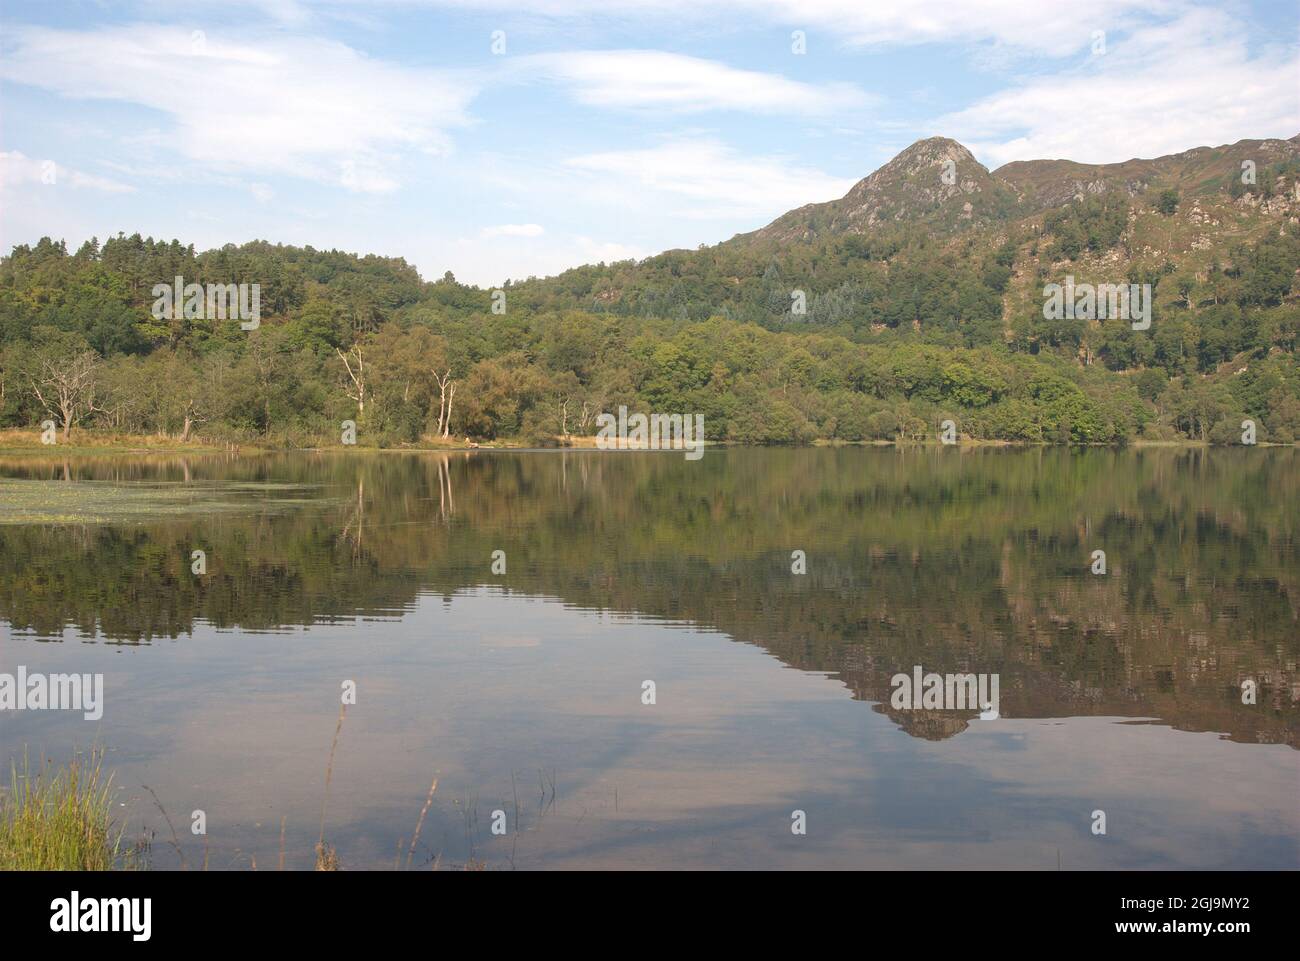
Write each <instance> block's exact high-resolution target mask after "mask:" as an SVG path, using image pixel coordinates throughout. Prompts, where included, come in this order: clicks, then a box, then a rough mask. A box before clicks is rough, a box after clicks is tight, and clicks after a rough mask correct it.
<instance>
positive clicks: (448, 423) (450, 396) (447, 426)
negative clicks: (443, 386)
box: [442, 380, 456, 437]
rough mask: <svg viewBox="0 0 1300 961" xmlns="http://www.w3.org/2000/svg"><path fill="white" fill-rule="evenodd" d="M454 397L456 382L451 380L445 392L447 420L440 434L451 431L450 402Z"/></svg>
mask: <svg viewBox="0 0 1300 961" xmlns="http://www.w3.org/2000/svg"><path fill="white" fill-rule="evenodd" d="M455 399H456V382H455V381H454V380H453V381H452V382H451V390H449V391H448V392H447V420H446V421H445V422H444V423H443V425H442V436H443V437H447V436H448V434H449V433H450V432H451V402H452V401H454V400H455Z"/></svg>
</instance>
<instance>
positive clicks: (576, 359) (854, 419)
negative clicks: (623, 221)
mask: <svg viewBox="0 0 1300 961" xmlns="http://www.w3.org/2000/svg"><path fill="white" fill-rule="evenodd" d="M1266 173H1267V172H1266ZM1269 178H1270V179H1269V180H1268V181H1267V183H1268V185H1269V186H1268V187H1267V189H1269V190H1271V189H1273V188H1272V186H1271V185H1272V184H1273V182H1274V180H1273V179H1272V178H1273V175H1272V174H1269ZM1261 189H1264V188H1261ZM1221 196H1223V197H1226V196H1227V192H1226V191H1224V192H1222V194H1221ZM1243 202H1244V201H1243ZM1161 205H1162V202H1161V199H1160V198H1159V197H1156V198H1153V199H1152V200H1150V201H1144V200H1142V199H1141V198H1138V199H1132V198H1129V197H1127V196H1125V195H1120V194H1106V195H1103V196H1100V197H1088V198H1086V199H1082V200H1079V201H1076V202H1075V203H1072V204H1069V205H1066V206H1065V207H1063V208H1060V209H1058V210H1054V211H1050V212H1048V213H1047V214H1046V215H1044V216H1042V217H1041V218H1038V219H1036V220H1034V219H1031V220H1028V221H1020V222H1016V223H1008V224H1005V225H1002V226H1000V227H999V228H998V229H996V230H992V231H983V232H979V231H975V232H968V233H965V234H961V235H954V236H944V235H943V234H942V233H938V232H935V231H933V230H931V229H929V228H923V227H919V226H915V227H910V228H909V227H908V226H906V225H898V224H891V225H888V226H886V227H883V228H882V229H881V230H880V231H879V232H878V233H873V234H871V235H849V236H839V237H821V238H814V239H812V240H810V241H808V242H806V243H788V244H782V245H774V244H772V243H770V242H766V241H761V240H755V239H752V238H738V239H737V241H735V242H731V243H727V244H720V245H717V246H713V247H704V248H701V249H699V250H695V251H681V250H678V251H668V252H666V253H664V254H660V255H659V256H657V257H651V258H648V259H647V260H645V261H642V262H639V263H634V262H630V261H629V262H623V263H615V264H609V265H605V264H601V265H594V266H589V267H582V268H578V269H576V270H571V271H567V272H565V273H564V274H561V275H559V276H558V277H554V278H549V279H546V280H537V279H530V280H526V281H523V282H520V283H506V284H505V285H504V286H503V288H502V289H501V290H500V291H499V292H495V294H494V292H493V291H489V290H484V289H480V288H477V287H472V286H467V285H464V284H461V283H458V282H457V281H456V279H455V278H454V277H453V276H452V275H451V274H450V273H448V274H446V275H444V277H443V278H441V279H440V280H437V281H434V282H425V281H423V280H422V279H421V278H420V277H419V275H418V274H417V272H416V271H415V270H414V269H413V268H412V267H411V266H410V265H408V264H407V263H405V261H403V260H401V259H392V258H382V257H373V256H367V257H358V256H355V255H352V254H346V253H341V252H339V251H318V250H314V249H312V248H310V247H305V248H296V247H287V246H282V245H274V244H269V243H265V242H254V243H249V244H245V245H243V246H238V247H236V246H226V247H223V248H221V249H219V250H211V251H206V252H202V253H200V252H196V251H195V249H194V248H193V247H192V246H184V245H182V244H181V243H180V242H179V241H175V240H173V241H161V240H152V239H149V238H141V237H140V236H139V235H133V236H130V237H127V236H122V235H119V236H117V237H115V238H111V239H109V240H107V241H106V242H104V243H103V244H102V245H100V244H99V243H98V242H97V241H94V240H92V241H90V242H88V243H86V244H84V245H83V246H82V247H81V248H80V249H78V250H77V251H76V252H75V253H71V254H70V253H69V252H68V250H67V247H66V246H65V245H64V244H63V243H61V242H56V241H52V240H50V239H48V238H47V239H44V240H42V241H41V242H40V243H38V244H36V245H34V246H19V247H16V248H14V250H13V251H12V252H11V253H10V254H9V255H8V256H7V257H5V258H4V259H3V261H0V428H4V427H8V428H25V429H30V428H34V427H35V426H36V425H37V424H39V423H41V422H43V421H47V420H53V421H54V422H55V424H56V425H57V426H58V427H59V429H60V430H62V431H63V432H64V435H65V437H66V436H67V435H68V434H69V433H70V431H72V430H75V429H77V428H83V427H93V428H96V429H101V430H106V431H114V432H119V433H125V434H150V433H162V434H167V435H171V436H173V437H177V438H181V439H185V440H190V439H193V438H195V437H199V438H203V439H206V440H214V441H215V440H230V441H244V442H259V443H271V444H288V445H311V444H318V443H323V442H324V443H336V442H337V441H338V437H339V425H340V423H341V422H342V421H343V420H347V419H351V420H355V421H356V422H357V424H358V431H359V435H358V436H359V441H360V442H361V443H362V444H380V445H398V444H404V443H415V442H419V441H420V440H421V439H422V438H424V439H428V438H430V437H439V438H441V437H446V438H448V439H450V438H460V439H464V438H473V439H476V440H484V441H490V440H496V439H502V438H511V439H516V438H522V439H527V440H530V441H534V442H548V443H550V442H556V439H557V438H558V439H561V442H562V439H563V438H564V437H566V436H573V435H583V434H585V435H590V434H592V433H594V432H595V415H596V414H597V413H600V412H602V411H607V410H614V409H616V408H617V406H618V405H620V404H626V405H628V406H629V408H631V409H639V410H644V411H663V412H688V411H689V412H699V413H702V414H703V415H704V417H705V427H706V431H707V434H708V436H709V437H711V438H714V439H724V440H731V441H737V442H746V443H803V442H809V441H812V440H814V439H819V438H821V439H833V440H845V441H861V440H896V439H907V438H925V437H933V436H934V433H935V430H936V428H937V425H938V424H939V422H940V421H942V420H945V419H949V418H951V419H953V420H954V421H956V422H957V423H958V425H959V428H960V430H961V431H962V432H963V433H966V434H968V435H971V436H974V437H979V438H990V439H1006V440H1015V441H1038V442H1049V443H1115V442H1123V441H1126V440H1128V439H1132V438H1137V437H1148V438H1156V439H1176V438H1179V437H1183V438H1194V439H1199V440H1210V441H1223V442H1230V441H1232V439H1233V438H1235V437H1237V436H1238V435H1239V433H1240V423H1241V421H1242V419H1244V418H1246V417H1250V418H1252V419H1254V420H1255V421H1256V422H1257V423H1258V425H1259V428H1258V433H1259V438H1260V439H1261V440H1272V441H1280V442H1285V443H1290V442H1293V441H1294V440H1296V439H1297V437H1300V372H1298V371H1297V365H1296V363H1295V347H1296V338H1297V330H1298V328H1300V308H1298V306H1297V300H1296V295H1295V294H1294V293H1293V285H1294V278H1295V276H1296V273H1297V269H1300V231H1297V229H1296V227H1295V225H1293V224H1287V225H1285V226H1284V227H1282V229H1278V227H1277V226H1273V227H1272V228H1269V229H1264V230H1261V231H1259V232H1258V233H1257V235H1256V237H1254V238H1248V239H1247V240H1238V241H1236V242H1235V243H1233V244H1232V245H1231V246H1225V247H1224V248H1222V249H1220V248H1216V249H1215V250H1214V251H1213V252H1212V253H1213V256H1212V257H1211V258H1210V259H1209V262H1208V265H1207V266H1204V268H1203V269H1202V268H1199V267H1198V266H1197V265H1195V264H1186V263H1184V264H1181V265H1180V264H1178V263H1174V262H1172V261H1170V260H1167V259H1166V260H1164V261H1161V262H1159V263H1155V264H1152V263H1148V262H1147V261H1143V260H1141V259H1140V258H1138V257H1137V256H1136V255H1135V254H1133V253H1132V252H1131V251H1129V250H1127V248H1128V247H1129V246H1130V245H1133V241H1132V235H1133V227H1132V224H1133V222H1134V220H1135V218H1136V216H1137V214H1138V213H1139V212H1141V213H1143V214H1145V215H1148V216H1150V217H1158V218H1161V219H1160V220H1159V221H1158V225H1160V226H1163V225H1164V224H1165V223H1166V222H1167V223H1168V224H1169V225H1170V226H1169V228H1168V229H1170V230H1173V229H1174V226H1175V225H1176V224H1177V223H1178V220H1177V218H1179V217H1182V216H1184V213H1183V212H1171V213H1161V212H1160V210H1161ZM1186 206H1187V205H1186V203H1185V202H1184V203H1183V204H1182V206H1181V207H1180V208H1178V209H1179V210H1184V208H1186ZM1273 223H1274V224H1275V225H1276V224H1277V221H1276V220H1275V221H1273ZM1121 255H1122V257H1121ZM1100 257H1112V258H1114V257H1121V259H1120V261H1119V262H1120V263H1122V264H1125V265H1127V266H1126V267H1125V270H1126V274H1127V276H1126V277H1123V278H1119V279H1121V280H1127V281H1129V282H1132V283H1149V284H1151V285H1152V287H1153V289H1154V290H1155V292H1156V293H1155V308H1154V309H1155V323H1154V324H1153V325H1152V327H1151V329H1150V330H1147V331H1135V330H1133V329H1132V328H1131V326H1130V325H1129V324H1127V323H1123V322H1109V323H1107V322H1101V323H1098V322H1096V321H1088V320H1082V319H1063V320H1048V319H1045V318H1044V316H1043V311H1042V309H1041V307H1042V301H1041V300H1038V299H1036V296H1037V295H1036V293H1035V291H1036V290H1038V289H1041V287H1042V285H1043V284H1044V283H1046V282H1047V281H1049V280H1052V279H1054V278H1058V277H1059V275H1060V274H1061V273H1062V272H1065V271H1068V272H1070V273H1071V274H1077V275H1078V277H1079V280H1080V281H1081V282H1082V281H1084V280H1085V279H1088V278H1089V276H1090V275H1096V272H1097V266H1096V264H1097V262H1098V258H1100ZM177 276H180V277H183V278H184V281H185V283H191V282H194V283H199V284H201V285H206V284H231V283H235V284H238V283H254V282H255V283H258V284H259V285H260V290H261V300H260V302H261V314H262V319H261V323H260V326H259V327H258V328H257V329H255V330H243V329H241V326H240V324H239V323H237V322H234V321H230V320H218V319H212V318H209V317H205V316H191V317H186V316H185V314H184V312H181V311H178V312H177V313H176V315H175V317H174V318H166V317H161V318H160V317H158V316H155V312H154V311H151V305H152V304H153V300H154V297H153V294H152V289H153V287H154V285H155V284H159V283H164V284H170V283H171V282H172V280H173V278H175V277H177ZM1094 279H1095V276H1094Z"/></svg>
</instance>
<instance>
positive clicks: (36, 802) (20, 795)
mask: <svg viewBox="0 0 1300 961" xmlns="http://www.w3.org/2000/svg"><path fill="white" fill-rule="evenodd" d="M102 762H103V754H102V752H100V751H92V752H91V753H90V754H89V755H78V756H77V757H75V758H74V759H73V760H72V761H71V762H70V763H69V764H68V765H67V766H66V767H61V768H54V767H53V766H51V765H49V764H45V763H43V764H42V765H41V767H40V768H39V769H38V770H36V771H33V770H32V768H31V763H30V761H29V759H28V758H27V757H24V758H23V764H22V767H21V768H19V767H18V766H17V765H16V764H15V765H14V766H13V767H12V768H11V775H10V784H9V788H8V790H7V791H5V792H4V794H3V795H0V870H4V871H109V870H115V869H117V870H120V869H129V868H136V867H141V866H143V864H144V859H145V852H144V851H143V850H142V849H141V848H139V847H136V846H124V844H123V840H122V837H123V829H122V828H121V827H120V826H118V825H117V824H116V823H115V822H114V820H113V816H112V810H113V805H112V777H111V776H110V777H105V776H104V774H103V771H102Z"/></svg>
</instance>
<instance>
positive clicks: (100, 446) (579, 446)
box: [0, 432, 1300, 457]
mask: <svg viewBox="0 0 1300 961" xmlns="http://www.w3.org/2000/svg"><path fill="white" fill-rule="evenodd" d="M16 433H18V432H9V435H8V436H5V435H3V434H0V456H3V455H5V454H45V455H48V456H50V457H59V456H63V455H78V456H83V455H113V454H146V455H147V454H166V455H178V454H193V455H210V454H236V455H251V454H277V453H317V454H324V453H339V454H348V453H367V454H449V453H466V454H469V453H475V452H492V451H512V452H530V453H546V452H561V451H574V452H591V453H607V454H626V453H665V454H670V453H681V452H682V450H684V448H681V447H674V448H663V449H636V448H628V449H609V448H602V447H599V446H597V444H596V438H595V437H571V438H567V439H561V438H554V439H553V442H552V443H544V444H537V443H529V442H527V441H523V440H516V439H512V438H503V439H500V440H496V441H492V442H484V443H473V444H470V443H468V442H462V443H458V444H403V445H400V446H395V447H376V446H370V445H362V444H355V445H352V444H331V445H328V446H310V447H289V446H277V445H273V444H230V443H210V444H205V443H201V442H193V441H191V442H189V443H184V444H181V443H176V442H172V443H168V442H166V441H162V440H161V439H159V438H155V437H127V438H121V437H95V436H91V437H83V438H80V439H78V440H75V441H73V442H72V443H69V444H66V445H65V444H43V443H41V442H40V441H39V440H36V439H30V440H29V439H27V438H20V437H15V436H13V435H14V434H16ZM703 446H705V447H713V448H729V447H736V448H743V447H754V448H770V449H773V450H784V449H799V448H805V449H806V448H847V447H864V448H866V447H877V448H889V447H893V448H900V447H908V448H911V447H927V448H928V447H936V448H941V447H956V448H959V449H964V450H969V449H976V448H978V449H1023V450H1028V449H1032V448H1053V449H1058V448H1059V449H1069V450H1075V449H1090V450H1124V449H1126V448H1138V449H1149V448H1177V449H1211V448H1215V449H1233V448H1239V447H1243V446H1246V445H1242V444H1211V443H1209V442H1208V441H1201V440H1145V439H1142V438H1135V439H1133V440H1130V441H1126V442H1125V443H1121V444H1057V443H1051V442H1048V441H1013V440H989V439H983V438H967V437H963V438H961V439H960V440H958V441H957V442H956V443H955V444H944V443H942V442H940V441H938V440H933V439H925V440H911V439H909V440H867V441H847V440H838V439H833V438H816V439H814V440H812V441H810V442H808V443H799V444H734V443H730V442H728V441H704V442H703ZM1251 446H1255V447H1267V448H1295V447H1297V446H1300V442H1297V443H1292V444H1281V443H1275V442H1270V441H1260V442H1259V443H1258V444H1255V445H1251Z"/></svg>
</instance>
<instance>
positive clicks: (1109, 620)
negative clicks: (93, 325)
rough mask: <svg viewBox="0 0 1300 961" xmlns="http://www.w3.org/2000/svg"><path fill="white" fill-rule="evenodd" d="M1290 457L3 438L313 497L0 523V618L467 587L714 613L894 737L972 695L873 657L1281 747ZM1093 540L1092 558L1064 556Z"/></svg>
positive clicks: (1023, 712)
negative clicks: (199, 451)
mask: <svg viewBox="0 0 1300 961" xmlns="http://www.w3.org/2000/svg"><path fill="white" fill-rule="evenodd" d="M1297 466H1300V465H1297V458H1296V455H1295V452H1294V451H1284V450H1276V451H1249V452H1247V451H1241V452H1237V451H1213V452H1204V451H1190V452H1189V451H1169V450H1160V451H1147V452H1114V451H1087V452H1070V451H1064V450H1031V451H1014V452H1008V451H982V452H960V451H936V450H911V451H909V450H887V451H881V450H860V449H849V450H772V451H752V450H733V451H725V452H723V451H714V452H712V453H711V454H709V455H708V456H707V457H706V458H705V459H704V460H703V461H700V462H697V463H689V462H686V461H684V460H683V459H682V458H680V457H677V456H673V455H668V454H663V455H628V454H621V455H620V454H616V455H610V454H599V453H590V454H575V453H566V454H499V453H492V454H488V453H482V454H472V455H471V454H452V455H419V456H415V455H412V456H407V455H396V454H392V455H376V456H364V455H350V456H332V455H284V456H269V455H268V456H260V457H253V458H240V459H227V458H219V457H212V458H202V459H194V458H190V459H187V460H185V461H181V460H179V459H166V458H162V459H151V460H149V461H141V462H136V461H128V460H124V459H121V458H106V459H101V460H92V461H78V462H74V463H72V464H71V465H70V466H67V467H66V468H65V465H64V464H63V463H62V462H59V463H54V462H50V461H44V460H36V461H33V460H24V461H11V462H8V463H5V464H0V470H3V472H4V473H5V474H7V475H11V476H24V477H47V476H48V477H50V478H51V479H52V482H54V483H58V479H59V478H62V477H64V476H68V477H72V478H81V479H92V478H93V479H117V480H122V481H127V480H143V479H148V480H174V481H175V482H177V483H184V482H185V481H186V479H187V478H188V479H189V480H191V481H194V482H199V481H201V482H205V483H207V482H212V481H218V480H220V481H231V482H236V481H237V482H239V483H241V484H257V483H279V484H283V483H289V484H303V485H312V484H315V485H323V488H322V496H321V499H320V501H319V503H318V504H315V505H313V506H312V507H311V509H299V510H290V511H286V510H284V509H283V505H275V507H274V509H271V507H269V506H268V507H267V508H266V509H261V508H259V507H256V506H254V507H250V508H249V509H248V510H247V511H245V512H242V513H234V512H231V511H229V510H226V511H223V512H220V513H211V514H204V513H199V514H196V515H193V516H186V517H162V518H159V519H157V520H156V521H150V522H148V523H143V524H142V523H138V522H136V523H121V524H114V525H64V526H55V527H50V526H44V527H42V526H8V527H3V528H0V616H3V617H4V618H5V619H6V620H7V621H9V622H10V623H11V624H13V625H14V627H15V628H17V629H19V630H23V631H30V632H34V633H35V634H36V635H38V636H43V637H51V636H59V635H61V633H62V631H63V630H64V628H65V627H68V626H71V627H73V628H76V629H78V630H80V631H81V632H83V633H85V634H88V635H94V634H96V633H97V632H98V633H99V634H101V635H102V636H103V637H104V638H105V639H107V640H111V641H116V642H119V643H147V642H149V641H150V639H152V638H154V637H176V636H178V635H182V634H185V633H188V632H189V631H190V630H191V628H192V625H193V624H194V622H195V621H196V620H202V621H205V622H208V623H211V624H213V625H216V626H218V627H240V628H242V629H245V630H273V629H276V628H280V627H284V626H286V625H301V624H311V623H314V622H318V621H321V620H332V619H335V618H348V617H352V616H355V615H357V614H367V615H373V614H382V613H398V612H401V611H403V610H406V609H409V608H410V606H411V605H412V604H413V603H414V601H415V598H416V596H417V595H418V594H419V593H420V592H430V593H438V594H447V595H450V594H452V593H454V592H456V591H458V590H462V589H465V588H469V587H474V586H478V585H484V584H489V585H498V586H501V587H504V588H506V589H508V590H511V591H520V592H526V593H530V594H538V595H544V596H552V597H556V598H559V599H561V600H563V601H564V602H566V603H568V604H571V605H574V606H578V607H581V608H586V609H600V610H616V611H625V612H637V613H640V614H643V615H647V616H651V617H658V618H664V619H669V620H673V621H682V622H688V623H692V624H696V625H700V626H703V627H708V628H712V629H716V630H719V631H722V632H725V633H727V634H728V635H730V636H731V637H734V638H736V639H737V640H740V641H744V642H748V643H753V644H757V645H759V646H761V647H763V648H764V649H766V650H768V651H769V652H771V653H772V654H773V655H775V656H776V657H778V658H779V659H780V660H781V661H783V662H784V663H786V664H788V665H790V666H792V667H796V668H799V669H803V670H813V671H826V672H833V673H835V674H836V675H837V676H838V677H839V678H840V679H841V680H842V681H843V683H844V684H846V685H847V687H848V688H849V689H850V690H851V691H852V692H853V695H854V696H855V697H857V698H861V699H863V700H868V701H874V702H878V703H877V704H876V707H875V709H876V710H877V711H882V712H884V713H886V714H889V715H890V716H891V717H892V718H893V719H894V720H895V722H896V723H898V724H899V726H900V727H901V728H902V729H904V730H906V731H907V732H908V733H911V734H913V735H915V736H919V737H925V738H931V739H938V738H944V737H950V736H952V735H954V734H957V733H959V732H961V731H962V730H964V729H965V727H966V724H967V722H968V720H969V719H970V718H972V717H974V712H960V713H957V712H931V711H915V712H895V711H893V710H892V709H891V708H890V707H889V703H888V701H889V694H890V687H889V679H890V677H891V676H892V675H893V674H895V673H898V672H900V671H904V672H905V671H910V670H911V667H912V665H914V664H918V663H919V664H922V665H923V666H924V667H925V669H926V670H927V671H930V670H933V671H937V672H939V673H946V672H959V671H960V672H972V673H980V672H986V673H990V672H996V673H999V674H1000V675H1001V703H1000V708H1001V712H1002V714H1003V715H1004V716H1007V717H1060V716H1067V715H1113V716H1122V717H1134V718H1138V717H1151V718H1157V719H1159V720H1161V721H1163V722H1165V723H1168V724H1171V725H1173V726H1175V727H1178V728H1182V729H1187V730H1214V731H1222V732H1225V733H1226V734H1227V735H1228V736H1230V737H1232V738H1233V739H1236V740H1244V741H1267V742H1284V743H1288V744H1291V745H1293V746H1300V743H1298V739H1297V717H1298V706H1297V699H1298V698H1300V677H1298V675H1297V670H1296V660H1297V654H1298V652H1300V641H1298V639H1297V636H1298V633H1300V632H1297V629H1296V627H1297V621H1298V620H1300V600H1298V599H1300V584H1298V583H1297V572H1300V563H1297V561H1298V560H1300V559H1298V558H1297V553H1298V552H1300V548H1298V547H1297V540H1296V529H1297V524H1296V520H1297V508H1296V506H1295V505H1296V504H1297V498H1296V494H1297V487H1300V479H1298V474H1297V471H1296V467H1297ZM2 496H3V491H0V497H2ZM193 549H203V550H205V551H207V553H208V558H209V560H208V564H209V568H208V570H209V573H208V574H207V576H206V577H203V578H196V577H194V576H192V575H191V574H190V571H189V557H190V551H191V550H193ZM497 549H500V550H505V551H506V553H507V556H508V557H509V576H508V577H506V578H504V579H503V578H496V577H493V576H492V575H491V574H490V571H489V562H490V556H491V552H492V551H493V550H497ZM795 549H799V550H804V551H806V552H807V556H808V574H807V575H805V576H796V575H793V574H791V573H790V552H791V551H792V550H795ZM1094 549H1104V550H1105V551H1106V552H1107V556H1108V563H1109V568H1110V573H1109V574H1107V575H1105V576H1094V575H1092V574H1090V573H1089V571H1088V558H1089V555H1090V553H1091V551H1092V550H1094ZM359 637H360V636H359ZM267 643H274V641H273V640H271V639H268V641H267ZM359 643H363V642H362V641H361V640H360V639H359ZM1245 678H1255V679H1256V680H1257V681H1258V682H1259V683H1260V693H1259V701H1260V703H1259V704H1258V705H1256V706H1253V707H1250V706H1245V705H1242V704H1241V697H1240V690H1239V685H1240V682H1241V681H1242V680H1243V679H1245Z"/></svg>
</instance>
